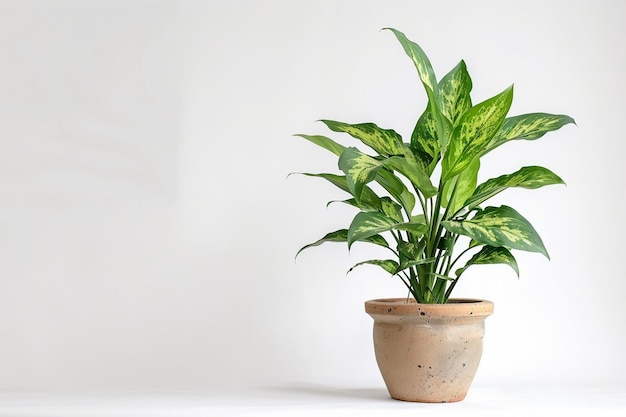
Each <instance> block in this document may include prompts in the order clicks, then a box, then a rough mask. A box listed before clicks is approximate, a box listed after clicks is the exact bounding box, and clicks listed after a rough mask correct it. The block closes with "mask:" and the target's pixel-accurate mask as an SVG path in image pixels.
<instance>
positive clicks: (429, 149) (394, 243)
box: [296, 29, 574, 303]
mask: <svg viewBox="0 0 626 417" xmlns="http://www.w3.org/2000/svg"><path fill="white" fill-rule="evenodd" d="M387 30H390V31H391V32H393V33H394V35H395V36H396V38H397V39H398V41H400V44H401V45H402V47H403V48H404V51H405V52H406V54H407V55H408V56H409V57H410V58H411V60H412V61H413V64H414V65H415V68H416V69H417V73H418V75H419V78H420V80H421V83H422V84H423V86H424V89H425V90H426V96H427V98H428V104H427V106H426V109H425V110H424V112H423V113H422V114H421V116H420V117H419V119H418V121H417V124H416V126H415V129H414V130H413V133H412V135H411V139H410V141H409V142H408V143H407V142H405V141H404V140H403V139H402V137H401V136H400V135H399V134H398V133H397V132H395V131H394V130H391V129H383V128H380V127H378V126H377V125H376V124H374V123H360V124H348V123H343V122H338V121H333V120H322V122H323V123H324V124H325V125H326V126H327V127H328V128H329V129H330V130H331V131H333V132H340V133H347V134H348V135H350V136H352V137H353V138H355V139H357V140H358V141H360V142H361V143H362V144H364V145H367V147H368V148H369V150H370V151H369V153H368V152H366V151H363V150H360V149H358V148H357V147H345V146H343V145H341V144H339V143H337V142H335V141H334V140H332V139H330V138H328V137H326V136H319V135H315V136H313V135H304V134H300V135H296V136H299V137H302V138H304V139H306V140H308V141H310V142H312V143H314V144H316V145H318V146H320V147H322V148H324V149H326V150H328V151H330V152H332V153H334V154H335V155H336V156H337V157H338V158H339V169H340V171H341V172H342V173H341V174H331V173H321V174H313V173H305V174H304V175H308V176H312V177H319V178H323V179H324V180H327V181H329V182H330V183H332V184H334V185H335V186H337V187H339V188H340V189H342V190H343V191H345V192H346V193H348V194H349V195H350V196H351V197H350V198H349V199H347V200H345V201H344V202H345V203H347V204H349V205H351V206H354V207H356V208H357V209H358V210H359V212H358V213H357V214H356V216H355V217H354V219H353V220H352V222H351V224H350V226H349V227H348V229H341V230H336V231H334V232H331V233H328V234H326V235H325V236H324V237H322V238H321V239H319V240H317V241H316V242H313V243H311V244H308V245H306V246H304V247H303V248H302V249H300V251H298V254H299V253H300V252H301V251H302V250H304V249H306V248H309V247H312V246H318V245H320V244H322V243H325V242H345V243H347V245H348V248H350V247H351V246H352V244H354V243H355V242H368V243H371V244H374V245H378V246H380V247H383V248H385V249H387V250H389V252H390V253H391V254H393V256H392V258H393V259H371V260H367V261H364V262H359V263H358V264H356V265H355V266H354V267H356V266H359V265H364V264H371V265H376V266H379V267H381V268H382V269H384V270H385V271H386V272H388V273H390V274H392V275H396V276H398V277H399V278H400V279H401V280H402V282H403V283H404V285H406V287H407V288H408V289H409V291H410V293H411V294H412V296H413V297H415V299H416V301H417V302H419V303H446V302H447V301H448V299H449V297H450V293H451V292H452V290H453V289H454V287H455V285H456V284H457V282H458V281H459V278H460V277H461V276H462V274H463V273H464V272H465V271H466V270H467V269H468V268H469V267H470V266H472V265H478V264H506V265H509V266H510V267H511V268H513V269H514V270H515V272H516V273H517V274H518V275H519V270H518V266H517V262H516V260H515V258H514V257H513V255H512V253H511V250H512V249H517V250H524V251H530V252H538V253H541V254H543V255H545V256H546V257H548V252H547V251H546V248H545V246H544V244H543V242H542V240H541V238H540V237H539V235H538V234H537V232H536V231H535V229H534V228H533V226H532V225H531V224H530V223H529V222H528V220H526V219H525V218H524V217H522V215H521V214H519V213H518V212H517V211H516V210H514V209H513V208H511V207H508V206H499V207H493V206H487V207H483V204H484V203H485V202H486V201H487V200H489V199H490V198H491V197H493V196H495V195H496V194H498V193H500V192H502V191H504V190H506V189H507V188H510V187H521V188H529V189H535V188H539V187H543V186H545V185H550V184H563V180H562V179H561V178H559V177H558V176H557V175H556V174H554V173H553V172H552V171H550V170H549V169H547V168H543V167H540V166H527V167H523V168H521V169H519V170H518V171H516V172H514V173H512V174H508V175H502V176H499V177H497V178H492V179H489V180H487V181H485V182H484V183H482V184H480V185H478V186H477V181H478V170H479V168H480V161H481V158H482V157H483V156H484V155H485V154H487V153H489V152H490V151H492V150H493V149H495V148H497V147H499V146H500V145H502V144H505V143H507V142H509V141H512V140H517V139H524V140H535V139H538V138H540V137H542V136H543V135H544V134H546V133H547V132H550V131H554V130H557V129H559V128H561V127H562V126H564V125H566V124H568V123H574V120H573V119H572V118H571V117H569V116H566V115H557V114H548V113H530V114H522V115H519V116H513V117H507V114H508V112H509V108H510V106H511V102H512V99H513V87H512V86H511V87H508V88H506V89H505V90H504V91H502V92H501V93H500V94H497V95H496V96H494V97H492V98H490V99H488V100H485V101H483V102H481V103H478V104H475V105H473V104H472V100H471V98H470V91H471V89H472V80H471V78H470V76H469V74H468V72H467V69H466V66H465V63H464V62H463V61H461V62H460V63H459V64H458V65H457V66H456V67H454V68H453V69H452V70H451V71H450V72H449V73H448V74H446V75H445V76H444V77H443V78H442V79H441V80H439V81H437V79H436V77H435V73H434V71H433V68H432V66H431V63H430V61H429V59H428V57H427V56H426V54H425V53H424V51H423V50H422V48H420V46H419V45H417V44H416V43H414V42H412V41H410V40H409V39H407V38H406V36H405V35H404V34H403V33H402V32H399V31H397V30H395V29H387ZM371 151H373V152H371ZM433 181H435V182H436V183H437V185H435V182H433ZM370 185H372V186H370ZM461 236H463V237H466V238H468V239H464V241H465V242H466V243H467V242H469V243H467V244H466V245H464V246H463V248H462V249H461V250H459V249H458V247H459V246H461V244H462V242H463V240H461V241H459V237H461ZM455 250H456V252H455ZM463 262H464V263H463ZM354 267H353V268H354ZM353 268H351V269H350V270H352V269H353Z"/></svg>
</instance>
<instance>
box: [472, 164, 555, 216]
mask: <svg viewBox="0 0 626 417" xmlns="http://www.w3.org/2000/svg"><path fill="white" fill-rule="evenodd" d="M552 184H565V182H563V180H562V179H561V178H560V177H559V176H558V175H556V174H555V173H554V172H552V171H550V170H549V169H547V168H543V167H539V166H529V167H523V168H521V169H520V170H518V171H516V172H514V173H512V174H508V175H501V176H499V177H497V178H492V179H490V180H487V181H485V182H484V183H482V184H480V185H479V186H478V187H477V188H476V190H475V191H474V194H473V195H472V196H471V197H470V198H469V199H468V200H467V201H465V205H466V206H467V207H468V208H469V209H472V208H474V207H476V206H478V205H479V204H481V203H483V202H484V201H486V200H488V199H490V198H491V197H493V196H494V195H496V194H498V193H500V192H502V191H504V190H506V189H507V188H510V187H520V188H528V189H535V188H539V187H543V186H545V185H552Z"/></svg>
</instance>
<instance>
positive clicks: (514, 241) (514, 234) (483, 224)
mask: <svg viewBox="0 0 626 417" xmlns="http://www.w3.org/2000/svg"><path fill="white" fill-rule="evenodd" d="M442 224H443V226H444V227H445V228H446V229H447V230H448V231H450V232H452V233H457V234H460V235H464V236H469V237H470V238H472V239H474V240H476V241H478V242H480V243H483V244H486V245H490V246H496V247H501V246H503V247H505V248H510V249H519V250H525V251H529V252H538V253H542V254H543V255H545V256H546V257H547V258H549V255H548V252H547V251H546V248H545V246H544V245H543V242H542V241H541V237H539V234H538V233H537V231H535V229H534V228H533V226H532V225H531V224H530V223H529V222H528V220H526V219H525V218H524V217H522V215H521V214H519V213H518V212H517V211H515V210H514V209H513V208H511V207H508V206H500V207H487V208H486V209H485V210H483V211H480V212H478V213H477V214H476V215H475V216H474V217H473V218H472V219H470V220H463V221H455V220H446V221H443V222H442Z"/></svg>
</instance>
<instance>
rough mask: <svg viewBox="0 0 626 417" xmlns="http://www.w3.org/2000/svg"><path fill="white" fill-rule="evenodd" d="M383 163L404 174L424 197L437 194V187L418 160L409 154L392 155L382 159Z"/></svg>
mask: <svg viewBox="0 0 626 417" xmlns="http://www.w3.org/2000/svg"><path fill="white" fill-rule="evenodd" d="M383 164H384V165H385V166H386V167H388V168H391V169H393V170H394V171H398V172H399V173H400V174H402V175H404V176H405V177H406V178H407V179H408V180H409V181H411V183H412V184H413V185H414V186H415V187H416V188H417V189H418V190H420V191H421V193H422V194H423V195H424V197H425V198H429V197H432V196H434V195H435V194H437V188H436V187H435V186H433V184H432V182H431V181H430V178H429V176H428V174H427V173H426V171H425V170H424V169H423V167H422V166H420V164H419V162H418V161H417V160H415V159H413V158H412V157H411V156H407V157H401V156H392V157H391V158H387V159H385V160H384V161H383Z"/></svg>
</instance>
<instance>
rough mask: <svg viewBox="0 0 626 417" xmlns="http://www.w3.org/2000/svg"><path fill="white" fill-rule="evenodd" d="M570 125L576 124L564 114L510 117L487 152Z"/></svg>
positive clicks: (533, 138) (535, 114)
mask: <svg viewBox="0 0 626 417" xmlns="http://www.w3.org/2000/svg"><path fill="white" fill-rule="evenodd" d="M570 123H574V124H575V123H576V122H575V121H574V119H572V118H571V117H569V116H567V115H563V114H549V113H530V114H522V115H519V116H513V117H508V118H506V119H505V120H504V123H503V124H502V127H501V128H500V130H499V131H498V133H496V135H495V136H494V137H493V140H492V141H491V144H490V146H489V148H488V150H487V152H488V151H490V150H492V149H494V148H496V147H498V146H500V145H501V144H503V143H505V142H508V141H510V140H515V139H524V140H535V139H539V138H540V137H542V136H543V135H545V134H546V133H548V132H552V131H554V130H558V129H560V128H562V127H563V126H565V125H567V124H570Z"/></svg>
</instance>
